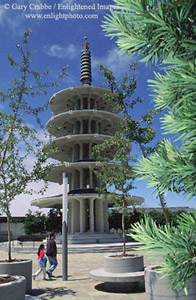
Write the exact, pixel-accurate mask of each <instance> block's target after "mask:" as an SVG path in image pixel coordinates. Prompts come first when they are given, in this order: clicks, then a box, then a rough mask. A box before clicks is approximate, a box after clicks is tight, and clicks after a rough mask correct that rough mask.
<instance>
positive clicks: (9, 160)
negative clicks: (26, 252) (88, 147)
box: [0, 31, 66, 259]
mask: <svg viewBox="0 0 196 300" xmlns="http://www.w3.org/2000/svg"><path fill="white" fill-rule="evenodd" d="M30 33H31V32H30V31H27V32H25V34H24V39H23V41H22V44H21V45H17V46H16V47H17V50H18V57H17V59H14V58H13V57H12V56H11V55H8V63H9V65H10V66H11V68H15V69H17V71H18V73H19V74H20V77H18V78H15V79H14V80H13V81H12V82H11V83H10V86H9V87H8V88H7V91H6V92H3V91H0V103H1V104H2V106H3V107H5V108H6V112H3V111H2V112H0V140H1V143H0V209H1V211H2V212H3V213H6V215H7V217H8V237H9V231H10V229H9V220H10V218H11V214H10V203H11V201H12V200H13V199H14V198H15V197H16V196H17V195H20V194H22V193H23V194H24V193H26V194H32V192H33V189H32V188H30V187H29V184H30V183H32V182H34V183H35V182H40V181H41V180H43V181H44V180H45V178H46V174H47V173H48V170H49V168H50V167H49V165H47V164H46V159H47V157H48V153H47V151H46V150H44V149H43V137H41V134H43V135H45V134H46V132H45V131H44V127H43V125H42V124H41V120H40V113H42V112H43V111H44V110H45V109H46V108H47V107H48V103H46V104H43V105H42V106H40V101H39V100H38V99H39V98H38V96H41V95H45V94H46V93H47V89H48V88H50V87H55V86H58V85H59V84H60V82H61V80H62V78H63V77H64V76H65V71H66V67H64V68H63V69H62V71H61V73H60V75H59V77H58V79H57V81H56V82H48V81H47V77H48V75H49V72H44V73H42V74H40V73H38V72H36V71H34V70H32V68H31V59H32V51H30V50H29V47H28V43H29V36H30ZM30 122H32V124H30ZM28 159H31V164H30V165H28ZM46 187H47V184H46V182H45V185H44V187H43V189H41V190H40V192H43V191H44V190H45V188H46ZM9 259H11V244H10V247H9Z"/></svg>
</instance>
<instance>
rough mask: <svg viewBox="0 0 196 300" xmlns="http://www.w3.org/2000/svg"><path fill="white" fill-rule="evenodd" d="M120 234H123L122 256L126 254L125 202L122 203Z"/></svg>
mask: <svg viewBox="0 0 196 300" xmlns="http://www.w3.org/2000/svg"><path fill="white" fill-rule="evenodd" d="M122 232H123V255H125V254H126V243H125V200H123V203H122Z"/></svg>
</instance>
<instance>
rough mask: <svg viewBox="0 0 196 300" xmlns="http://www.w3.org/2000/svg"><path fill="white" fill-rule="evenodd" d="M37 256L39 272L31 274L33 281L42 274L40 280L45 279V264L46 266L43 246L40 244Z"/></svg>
mask: <svg viewBox="0 0 196 300" xmlns="http://www.w3.org/2000/svg"><path fill="white" fill-rule="evenodd" d="M37 255H38V265H39V270H38V271H37V272H35V274H33V279H34V280H35V279H36V277H37V276H38V275H39V274H40V273H41V272H42V273H43V276H42V278H43V279H44V280H45V279H46V264H47V257H46V255H45V254H44V244H41V245H40V246H39V249H38V251H37Z"/></svg>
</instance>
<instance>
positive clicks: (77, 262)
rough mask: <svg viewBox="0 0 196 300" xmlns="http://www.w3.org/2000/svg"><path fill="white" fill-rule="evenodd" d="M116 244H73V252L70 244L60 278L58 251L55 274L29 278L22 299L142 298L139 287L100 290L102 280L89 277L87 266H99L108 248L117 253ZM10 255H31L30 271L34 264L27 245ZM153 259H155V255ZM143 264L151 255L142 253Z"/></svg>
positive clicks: (130, 299)
mask: <svg viewBox="0 0 196 300" xmlns="http://www.w3.org/2000/svg"><path fill="white" fill-rule="evenodd" d="M120 245H121V244H118V245H117V244H116V245H112V244H111V245H108V244H107V245H89V247H88V246H87V245H85V246H82V245H74V251H73V252H72V251H71V248H70V249H69V252H71V253H69V255H68V281H63V280H62V254H58V266H57V268H56V270H55V271H54V273H53V274H54V275H55V278H52V279H50V280H49V279H47V280H45V281H44V280H42V277H41V275H40V277H38V279H36V280H35V281H34V280H33V289H32V294H31V295H26V300H35V299H36V300H38V299H40V300H50V299H55V300H73V299H74V300H106V299H114V300H116V299H119V300H128V299H129V300H145V293H144V292H143V291H135V292H134V291H133V292H131V293H122V292H121V293H112V292H107V291H105V290H104V284H103V283H102V282H95V281H92V280H91V278H90V276H89V272H90V270H93V269H97V268H102V267H103V258H104V255H107V254H109V255H111V252H114V253H121V252H120V251H119V249H120ZM96 246H97V247H96ZM98 247H101V248H99V249H100V251H97V250H98V249H97V248H98ZM77 249H78V251H77ZM82 249H83V251H82ZM93 249H94V251H93ZM59 250H60V249H59ZM72 250H73V249H72ZM108 250H110V251H108ZM27 252H28V253H27ZM34 252H35V251H34ZM59 252H61V251H59ZM127 253H129V254H133V253H135V251H134V248H132V247H131V243H128V251H127ZM137 253H138V254H139V253H140V252H138V251H137ZM0 256H1V259H3V258H7V253H6V252H5V251H2V250H0ZM12 258H22V259H25V258H28V259H32V261H33V272H35V271H36V270H37V268H38V265H37V256H36V254H35V253H32V251H30V249H29V250H28V251H27V249H26V248H24V249H23V252H18V251H17V252H13V254H12ZM156 262H158V260H157V258H156ZM144 264H145V266H146V265H152V264H153V265H154V264H155V261H154V259H153V260H152V259H150V260H149V259H147V256H146V255H145V256H144ZM10 300H11V299H10Z"/></svg>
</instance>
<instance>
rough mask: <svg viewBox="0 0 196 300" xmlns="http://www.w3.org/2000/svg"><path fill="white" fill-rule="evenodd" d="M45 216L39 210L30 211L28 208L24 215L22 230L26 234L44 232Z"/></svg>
mask: <svg viewBox="0 0 196 300" xmlns="http://www.w3.org/2000/svg"><path fill="white" fill-rule="evenodd" d="M46 220H47V218H46V216H45V215H44V214H42V213H41V212H39V211H36V212H35V213H32V211H30V210H28V213H27V214H26V215H25V221H24V231H25V234H26V235H34V234H37V233H41V234H42V233H46Z"/></svg>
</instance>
